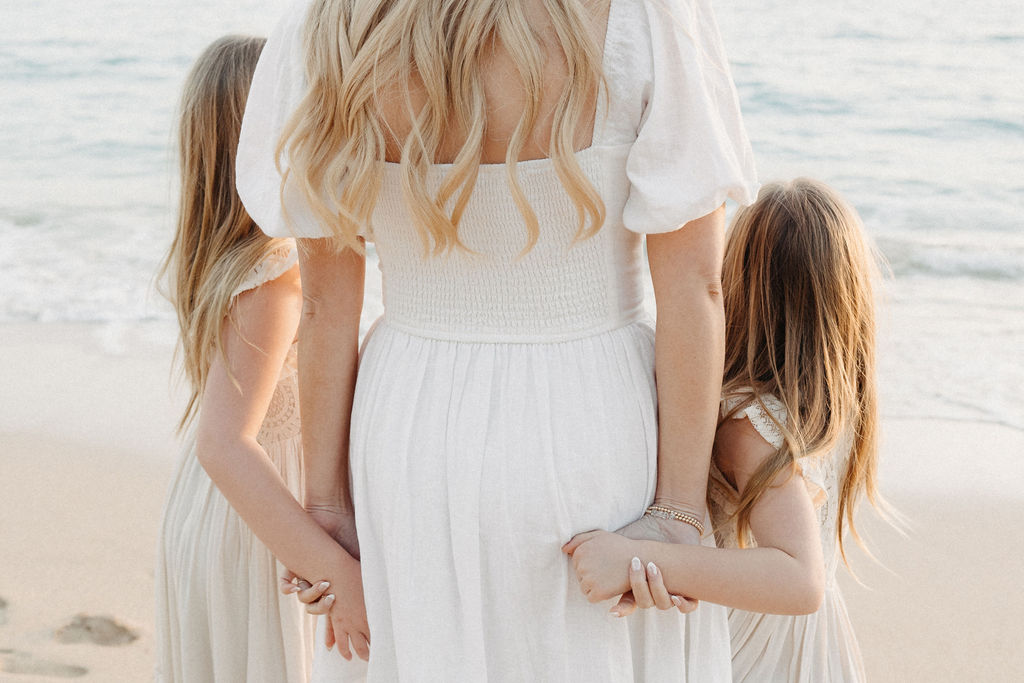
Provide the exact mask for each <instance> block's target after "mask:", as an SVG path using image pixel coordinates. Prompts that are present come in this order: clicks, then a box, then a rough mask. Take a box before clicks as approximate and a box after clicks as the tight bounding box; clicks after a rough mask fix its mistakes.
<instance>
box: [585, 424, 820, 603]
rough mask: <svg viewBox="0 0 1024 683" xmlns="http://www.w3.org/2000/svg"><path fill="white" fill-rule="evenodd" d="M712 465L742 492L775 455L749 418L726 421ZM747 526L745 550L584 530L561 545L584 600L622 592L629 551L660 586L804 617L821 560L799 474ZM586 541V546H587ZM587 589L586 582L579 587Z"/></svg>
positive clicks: (782, 478)
mask: <svg viewBox="0 0 1024 683" xmlns="http://www.w3.org/2000/svg"><path fill="white" fill-rule="evenodd" d="M715 450H716V453H715V458H716V463H717V464H718V466H719V469H721V470H722V472H723V474H725V475H726V477H729V478H730V479H732V481H733V482H734V483H735V485H736V487H737V490H740V491H742V490H743V487H745V486H746V484H747V482H748V481H749V479H750V477H751V475H753V474H754V472H755V471H756V470H757V468H758V467H760V465H761V463H762V462H764V461H765V460H766V459H767V458H769V457H771V456H772V455H773V454H774V453H775V449H774V448H773V447H772V446H771V445H770V444H768V443H767V442H765V441H764V439H762V438H761V436H760V435H759V434H758V433H757V431H756V430H755V429H754V427H753V425H751V424H750V422H749V420H747V419H742V420H729V421H728V422H727V423H725V424H723V425H722V426H721V427H720V428H719V430H718V434H717V435H716V438H715ZM750 528H751V531H752V532H753V534H754V536H755V537H756V539H757V543H758V547H756V548H745V549H728V548H706V547H699V546H686V545H674V544H669V543H654V542H650V541H628V540H627V541H625V542H622V541H619V540H617V539H614V538H608V537H606V536H605V535H604V534H594V535H589V534H587V535H583V536H581V537H577V539H579V542H577V539H574V540H573V542H571V543H570V544H569V545H568V546H566V549H567V552H570V553H572V555H573V562H574V564H575V566H576V571H577V574H578V575H579V577H580V579H581V583H583V582H585V581H586V582H587V584H586V585H587V587H589V588H590V594H589V595H588V598H591V599H592V600H603V599H606V598H607V597H611V596H613V595H615V594H617V592H622V591H624V590H628V589H629V575H628V571H629V567H630V560H631V558H632V557H634V556H636V557H639V558H640V559H641V561H642V562H643V563H644V564H646V563H648V562H653V563H654V564H655V565H657V567H659V568H660V569H661V573H662V575H663V577H664V581H665V586H666V588H667V589H668V591H669V592H670V593H672V594H675V595H685V596H687V597H690V598H695V599H698V600H707V601H709V602H715V603H719V604H722V605H728V606H730V607H737V608H739V609H744V610H748V611H751V612H763V613H773V614H808V613H811V612H814V611H816V610H817V609H818V607H819V606H820V604H821V599H822V595H823V592H824V580H825V579H824V563H823V560H822V551H821V541H820V536H819V529H818V522H817V518H816V516H815V514H814V505H813V504H812V502H811V499H810V495H809V494H808V493H807V488H806V486H805V485H804V481H803V479H802V478H801V477H800V476H792V477H791V476H789V473H788V472H786V473H783V474H781V475H779V476H778V477H777V478H776V480H775V482H774V483H773V486H771V487H769V488H768V489H767V490H766V491H765V493H764V495H762V496H761V498H760V500H759V501H758V503H757V505H755V506H754V509H753V510H752V514H751V518H750ZM590 544H593V547H592V548H588V545H590ZM584 591H585V592H586V587H585V588H584Z"/></svg>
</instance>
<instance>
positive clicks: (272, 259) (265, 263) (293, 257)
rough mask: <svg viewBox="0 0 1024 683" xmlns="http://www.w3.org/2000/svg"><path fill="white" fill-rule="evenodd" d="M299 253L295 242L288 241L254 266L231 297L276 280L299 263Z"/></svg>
mask: <svg viewBox="0 0 1024 683" xmlns="http://www.w3.org/2000/svg"><path fill="white" fill-rule="evenodd" d="M298 260H299V252H298V251H297V250H296V248H295V242H294V240H286V244H283V245H282V246H281V248H279V249H275V250H274V251H272V252H270V253H269V254H267V256H266V258H264V259H263V260H262V261H260V262H259V263H257V264H256V265H255V266H253V268H252V270H250V271H249V273H248V274H247V275H246V276H245V278H243V279H242V282H241V284H239V285H238V287H236V288H235V291H234V292H232V293H231V296H233V297H235V296H238V295H239V294H241V293H242V292H247V291H249V290H250V289H256V288H257V287H259V286H260V285H262V284H264V283H266V282H270V281H271V280H276V279H277V278H279V277H281V276H282V275H284V274H285V273H287V272H288V271H289V270H291V268H292V266H294V265H295V264H296V263H298Z"/></svg>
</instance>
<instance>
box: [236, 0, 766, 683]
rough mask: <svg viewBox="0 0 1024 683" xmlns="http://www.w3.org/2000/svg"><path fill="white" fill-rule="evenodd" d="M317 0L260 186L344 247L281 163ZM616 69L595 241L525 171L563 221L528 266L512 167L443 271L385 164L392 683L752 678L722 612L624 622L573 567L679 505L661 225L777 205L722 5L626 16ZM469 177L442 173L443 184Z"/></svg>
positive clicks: (366, 557) (360, 455) (283, 218)
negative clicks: (736, 659)
mask: <svg viewBox="0 0 1024 683" xmlns="http://www.w3.org/2000/svg"><path fill="white" fill-rule="evenodd" d="M306 4H307V3H306V2H303V3H300V6H299V7H297V8H296V9H295V10H293V11H292V12H291V13H290V14H289V16H288V17H287V18H286V19H285V20H284V21H283V22H282V24H281V25H280V27H279V28H278V30H277V31H276V32H275V34H274V35H273V36H272V37H271V38H270V41H269V42H268V43H267V46H266V48H265V49H264V52H263V56H262V57H261V60H260V64H259V66H258V67H257V70H256V74H255V77H254V79H253V86H252V90H251V92H250V96H249V103H248V108H247V111H246V114H245V120H244V123H243V127H242V135H241V140H240V143H239V151H238V176H239V179H238V189H239V193H240V195H241V197H242V199H243V201H244V202H245V204H246V208H247V209H248V210H249V212H250V214H251V215H252V216H253V217H254V218H255V219H256V221H257V223H258V224H259V225H260V226H261V228H262V229H263V230H264V231H265V232H267V233H268V234H273V235H280V236H287V235H295V236H298V237H324V236H326V234H327V233H326V231H325V228H324V227H323V226H322V225H320V224H319V223H318V222H317V220H316V219H315V217H314V216H313V214H312V212H311V211H310V209H309V207H308V206H306V205H305V204H304V203H303V201H302V196H301V193H299V192H298V191H297V190H296V188H295V187H294V186H293V185H291V183H288V184H286V185H285V187H284V191H283V192H282V191H281V187H280V175H279V174H278V171H277V168H276V167H275V165H274V143H275V141H276V140H277V139H278V138H279V136H280V131H281V129H282V125H283V123H284V122H285V121H286V120H287V118H288V116H289V114H290V113H291V111H293V109H294V107H295V106H296V104H297V102H298V101H299V98H301V97H302V95H303V93H304V92H305V82H304V78H303V73H304V72H303V68H304V67H303V54H302V20H303V16H304V13H305V9H304V7H305V5H306ZM604 71H605V78H606V82H607V88H606V89H604V90H602V93H601V97H600V98H599V99H600V102H599V110H600V111H602V112H607V115H606V116H603V115H602V116H598V122H599V123H598V125H597V127H596V129H595V131H594V137H593V144H592V146H591V147H589V148H588V149H586V150H584V151H581V152H579V153H578V154H577V155H576V159H577V161H578V162H579V164H580V166H581V168H582V170H583V172H584V173H585V174H586V175H587V176H588V178H589V179H590V180H591V182H592V183H593V184H594V186H595V188H597V190H598V192H599V193H600V195H601V197H602V199H603V201H604V204H605V209H606V211H607V218H606V221H605V223H604V226H603V227H602V229H601V230H600V232H599V233H598V234H597V235H596V236H595V237H593V238H590V239H587V240H582V241H576V240H575V235H576V231H577V217H576V210H575V207H574V206H573V204H572V203H571V202H570V201H569V199H568V197H567V195H566V193H565V191H564V190H563V188H562V186H561V183H560V182H559V180H558V176H557V174H556V173H555V170H554V166H553V164H552V163H551V161H550V160H547V159H541V160H536V161H524V162H520V163H519V164H518V165H517V166H518V167H517V171H518V175H519V179H520V182H521V184H522V187H523V190H524V192H525V194H526V196H527V199H528V200H529V202H530V205H531V207H532V208H533V210H534V211H535V212H536V214H537V218H538V221H539V223H540V238H539V241H538V242H537V244H536V246H535V247H534V248H533V249H532V250H531V251H529V252H528V253H527V254H526V255H525V256H522V257H520V256H519V254H520V252H521V251H522V250H523V247H524V246H525V244H526V230H525V228H524V225H523V221H522V218H521V216H520V214H519V212H518V210H517V208H516V204H515V202H514V200H513V198H512V195H511V193H510V191H509V188H508V185H507V183H506V179H505V168H504V166H501V165H498V166H492V165H485V166H483V167H481V169H480V176H479V178H478V180H477V183H476V186H475V189H474V192H473V195H472V198H471V201H470V203H469V206H468V208H467V210H466V213H465V215H464V217H463V220H462V222H461V224H460V237H461V239H462V241H463V242H464V243H465V244H466V246H468V247H469V250H468V251H456V252H452V253H449V254H446V255H443V256H438V257H425V256H424V254H423V249H422V242H421V240H420V237H419V234H418V232H417V229H416V227H415V225H414V223H413V220H412V217H411V215H410V212H409V210H408V208H407V207H406V205H405V203H404V201H403V199H402V190H401V181H400V173H399V167H398V166H396V165H394V164H382V172H383V186H382V188H381V191H380V195H379V198H378V202H377V209H376V212H375V214H374V218H373V224H372V226H367V227H366V229H365V230H364V235H365V237H366V238H367V240H368V241H372V242H373V243H374V246H375V249H376V253H377V255H378V257H379V261H380V267H381V270H382V274H383V286H384V315H383V316H382V318H381V319H380V320H379V321H378V323H377V324H376V325H375V326H374V328H373V329H372V330H371V331H370V332H369V334H368V335H367V339H366V340H365V342H364V348H363V351H362V354H361V359H360V365H359V373H358V380H357V385H356V391H355V401H354V407H353V411H352V425H351V443H350V458H351V475H352V490H353V497H354V501H355V506H356V523H357V530H358V534H359V541H360V548H361V553H362V575H363V583H364V589H365V596H366V608H367V616H368V618H369V625H370V636H371V646H370V653H371V654H370V662H369V668H368V680H370V681H375V682H376V681H381V682H384V681H387V682H392V681H474V682H479V681H491V682H503V681H587V682H601V681H607V682H613V681H614V682H621V681H693V682H700V683H716V682H720V681H721V682H724V681H728V680H730V678H731V676H730V670H729V640H728V630H727V624H726V613H725V609H724V608H723V607H720V606H717V605H711V604H703V605H701V606H700V608H699V609H698V610H697V611H696V612H695V613H693V614H692V615H689V616H685V617H684V616H682V615H680V614H678V612H675V611H672V612H658V611H653V610H647V611H643V612H641V613H639V614H637V615H635V616H633V617H630V618H628V619H616V618H614V617H611V616H610V615H609V614H608V610H609V608H610V607H611V604H598V605H593V604H590V603H588V602H587V601H586V600H585V599H584V597H583V595H582V593H581V591H580V588H579V584H578V582H577V580H576V578H575V576H574V574H573V572H572V571H571V566H570V562H569V559H568V558H567V557H566V556H565V555H564V554H563V553H562V552H561V550H560V548H561V546H562V544H564V543H565V542H566V541H568V540H569V539H570V538H572V536H573V535H575V534H577V533H579V532H582V531H587V530H590V529H596V528H605V529H617V528H619V527H621V526H623V525H625V524H627V523H629V522H631V521H633V520H635V519H637V518H639V517H640V516H641V515H642V514H643V512H644V509H645V508H646V506H647V505H648V504H649V503H650V502H651V500H652V497H653V495H654V491H655V484H656V481H657V469H656V466H657V402H656V398H657V394H656V389H655V383H654V334H653V328H652V325H651V323H650V322H649V320H648V319H647V317H646V315H645V313H644V302H643V292H644V286H643V280H642V274H643V267H642V259H643V237H642V233H650V232H665V231H669V230H674V229H676V228H678V227H679V226H681V225H683V224H684V223H686V222H688V221H690V220H692V219H695V218H698V217H701V216H703V215H706V214H707V213H710V212H711V211H712V210H714V209H715V208H717V207H718V206H719V205H721V204H722V203H723V202H724V201H725V199H726V198H727V197H732V198H733V199H735V200H737V201H739V202H749V201H751V200H752V199H753V197H754V195H755V194H756V189H757V185H756V180H755V174H754V169H753V161H752V157H751V151H750V147H749V144H748V142H747V138H746V135H745V133H744V131H743V127H742V123H741V121H740V117H739V109H738V104H737V101H736V93H735V90H734V88H733V86H732V82H731V79H730V76H729V70H728V64H727V62H726V61H725V58H724V55H723V53H722V51H721V45H720V43H719V39H718V32H717V28H716V27H715V25H714V20H713V18H712V16H711V13H710V9H709V7H708V3H707V2H706V1H705V0H694V1H692V2H684V1H681V0H669V1H668V2H666V1H664V0H650V2H640V1H638V2H626V1H624V0H614V1H613V2H612V6H611V13H610V17H609V25H608V32H607V38H606V42H605V46H604ZM285 161H287V160H285ZM285 165H287V164H285ZM449 168H450V167H449V166H447V165H445V164H437V165H434V166H432V167H431V168H430V169H429V170H428V176H427V181H428V183H429V184H430V185H431V186H432V187H435V188H436V187H437V186H439V184H440V183H441V181H442V179H443V178H444V176H445V174H446V173H447V171H448V170H449ZM282 197H283V199H284V205H283V206H282ZM706 542H707V543H709V544H712V543H713V540H712V539H710V538H708V539H706ZM626 571H627V568H626V567H623V572H624V573H625V572H626ZM318 647H319V646H318ZM342 664H343V661H342V660H341V659H340V657H338V656H337V655H336V654H335V653H328V652H325V651H323V650H322V648H321V649H318V650H317V653H316V656H315V657H314V672H313V678H314V680H315V681H324V682H326V681H338V680H344V672H343V670H342V669H343V667H342V666H341V665H342Z"/></svg>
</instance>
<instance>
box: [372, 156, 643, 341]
mask: <svg viewBox="0 0 1024 683" xmlns="http://www.w3.org/2000/svg"><path fill="white" fill-rule="evenodd" d="M627 151H628V148H626V147H594V148H591V149H588V150H585V151H583V152H581V153H579V154H578V156H577V158H578V159H579V161H580V164H581V166H582V167H583V170H584V172H585V173H586V174H587V176H588V177H589V178H590V180H591V182H592V183H594V186H595V187H596V188H597V189H598V191H599V193H600V195H601V196H602V198H603V199H604V202H605V209H606V212H607V218H606V221H605V225H604V226H603V228H602V229H601V230H600V231H599V232H598V233H597V235H595V236H593V237H591V238H589V239H583V240H577V239H576V234H577V216H576V209H575V206H574V205H573V204H572V203H571V202H570V201H569V200H568V198H567V195H566V192H565V190H564V189H563V187H562V185H561V183H560V182H559V180H558V177H557V175H556V173H555V171H554V165H553V163H552V162H550V161H548V160H537V161H530V162H521V163H520V164H519V169H518V170H519V176H520V182H521V184H522V187H523V190H524V192H525V194H526V197H527V199H528V200H529V202H530V205H531V207H532V208H533V210H534V211H535V212H536V215H537V219H538V221H539V223H540V236H539V239H538V242H537V244H536V245H535V246H534V247H533V249H531V250H530V251H529V252H526V253H525V254H522V252H523V250H524V247H525V246H526V243H527V232H526V227H525V223H524V221H523V219H522V217H521V215H520V213H519V210H518V208H517V206H516V204H515V201H514V200H513V198H512V194H511V191H510V190H509V187H508V184H507V181H506V177H505V168H504V166H503V165H497V166H484V167H482V169H481V173H480V176H479V178H478V180H477V183H476V187H475V189H474V192H473V195H472V198H471V199H470V202H469V206H468V208H467V210H466V213H465V215H464V218H463V220H462V223H461V225H460V230H459V235H460V238H461V239H462V241H463V242H464V244H465V246H466V247H467V249H466V250H452V251H450V252H449V253H446V254H443V255H440V256H426V255H425V254H424V248H423V243H422V241H421V240H420V238H419V235H418V233H417V229H416V227H415V226H414V225H413V222H412V219H411V216H410V215H409V211H408V209H407V207H406V205H405V202H404V201H403V200H402V194H401V192H400V188H399V187H398V183H399V173H398V167H397V166H394V165H390V164H389V165H387V167H386V170H385V180H384V187H383V188H382V191H381V199H380V202H379V204H378V207H377V211H376V213H375V215H374V221H373V235H372V238H373V240H374V242H375V244H376V250H377V255H378V257H379V259H380V267H381V270H382V272H383V282H384V311H385V313H384V316H385V320H386V321H387V322H388V323H389V324H391V325H394V326H397V327H399V328H402V329H405V330H406V331H409V332H412V333H416V334H422V335H425V336H430V337H434V338H442V339H455V340H460V341H513V342H514V341H558V340H564V339H571V338H576V337H581V336H586V335H589V334H595V333H598V332H603V331H607V330H610V329H614V328H617V327H621V326H623V325H625V324H628V323H630V322H633V321H635V320H637V319H639V318H640V317H641V316H642V314H643V286H642V281H641V273H642V272H643V271H642V267H641V258H642V249H641V237H640V236H639V235H637V234H635V233H633V232H630V231H628V230H626V229H625V228H624V227H623V224H622V211H623V204H624V202H625V199H626V194H627V191H628V186H627V184H626V181H625V173H624V170H623V166H624V164H625V156H626V155H625V153H626V152H627ZM446 170H447V167H446V166H438V167H435V168H434V169H432V170H431V175H430V176H429V177H428V179H429V181H431V182H434V183H438V182H440V180H441V178H443V176H444V173H445V171H446ZM392 186H394V187H392Z"/></svg>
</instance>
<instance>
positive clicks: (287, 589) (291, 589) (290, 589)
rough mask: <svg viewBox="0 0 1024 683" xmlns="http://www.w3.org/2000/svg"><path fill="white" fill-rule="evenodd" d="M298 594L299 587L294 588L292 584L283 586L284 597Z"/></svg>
mask: <svg viewBox="0 0 1024 683" xmlns="http://www.w3.org/2000/svg"><path fill="white" fill-rule="evenodd" d="M298 592H299V587H298V586H296V585H295V584H294V583H290V584H288V585H287V586H285V588H284V594H285V595H289V594H291V593H298Z"/></svg>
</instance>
